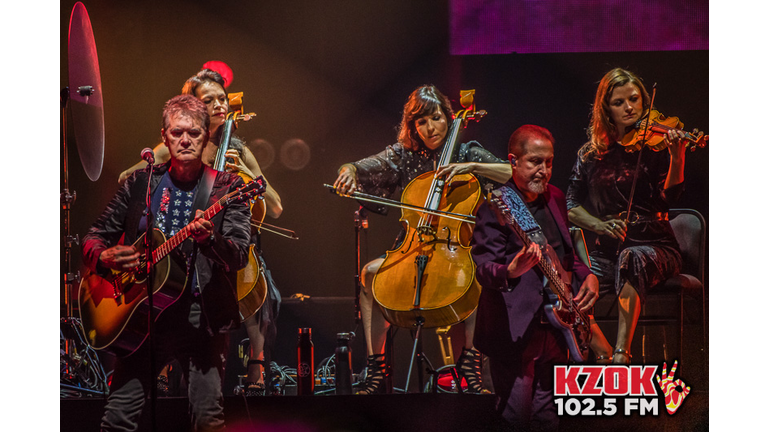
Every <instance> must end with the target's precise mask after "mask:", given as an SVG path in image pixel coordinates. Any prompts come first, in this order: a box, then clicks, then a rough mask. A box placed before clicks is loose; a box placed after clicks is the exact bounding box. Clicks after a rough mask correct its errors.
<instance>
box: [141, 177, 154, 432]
mask: <svg viewBox="0 0 768 432" xmlns="http://www.w3.org/2000/svg"><path fill="white" fill-rule="evenodd" d="M146 170H147V173H148V176H147V194H146V198H145V201H146V206H147V207H146V233H145V235H144V256H145V257H146V262H147V276H146V277H147V279H146V280H147V284H146V285H147V304H148V306H149V314H148V315H149V318H148V320H149V322H148V323H147V339H148V341H147V342H148V344H149V375H150V376H149V383H150V385H149V412H150V421H151V426H152V427H151V430H152V431H154V430H156V428H155V426H156V422H155V417H156V416H155V406H156V404H157V372H156V365H155V345H154V343H155V341H154V337H153V336H154V326H155V310H154V309H155V305H154V300H153V297H152V296H153V294H154V287H153V286H152V273H153V272H154V271H155V266H154V263H153V262H152V233H153V225H154V223H155V220H154V215H153V214H152V172H153V171H154V164H152V163H151V162H148V163H147V168H146Z"/></svg>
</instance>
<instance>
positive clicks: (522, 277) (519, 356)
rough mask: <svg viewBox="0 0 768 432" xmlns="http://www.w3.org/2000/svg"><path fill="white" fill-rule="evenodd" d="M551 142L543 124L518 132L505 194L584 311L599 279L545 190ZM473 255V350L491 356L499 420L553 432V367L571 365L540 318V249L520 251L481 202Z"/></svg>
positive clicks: (559, 195)
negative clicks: (476, 296) (476, 290)
mask: <svg viewBox="0 0 768 432" xmlns="http://www.w3.org/2000/svg"><path fill="white" fill-rule="evenodd" d="M553 144H554V138H553V137H552V134H551V133H550V132H549V131H548V130H547V129H544V128H542V127H540V126H534V125H525V126H522V127H520V128H519V129H517V130H516V131H515V132H514V133H513V134H512V136H511V137H510V139H509V145H508V150H509V159H510V163H511V164H512V167H513V174H512V178H511V179H510V181H508V182H507V183H506V184H505V185H504V186H503V187H502V189H504V190H505V192H506V193H518V194H519V195H520V197H521V198H522V201H524V202H525V206H526V207H527V209H526V210H525V211H527V212H529V213H530V215H531V216H532V217H533V219H534V220H535V221H536V223H537V225H538V226H539V227H540V232H539V233H537V234H538V235H543V236H544V237H545V238H546V243H547V244H548V245H549V246H550V247H551V248H552V249H553V250H554V251H555V253H556V255H557V258H558V259H559V261H560V263H561V264H562V265H563V268H564V269H565V270H566V271H571V272H573V279H574V281H573V282H574V285H573V286H574V287H580V288H579V291H578V294H577V295H575V297H574V298H573V301H574V303H575V304H576V305H577V307H578V308H579V309H581V310H583V311H586V310H587V309H589V308H590V307H592V305H593V304H594V302H595V300H597V293H598V281H597V278H596V277H595V275H593V274H592V273H591V272H590V271H589V268H587V266H586V265H584V264H583V263H581V261H579V260H578V259H576V258H574V251H573V246H572V244H571V240H570V235H569V234H568V225H567V221H568V219H567V216H566V211H565V196H564V194H563V192H562V191H560V190H559V189H557V188H555V187H553V186H550V185H548V183H549V179H550V178H551V176H552V160H553V158H554V147H553ZM534 237H535V236H534ZM472 257H473V259H474V260H475V262H476V263H477V280H478V282H480V284H481V285H482V287H483V291H482V293H481V295H480V302H479V305H478V309H477V328H476V332H475V345H476V346H477V348H478V349H479V350H480V351H481V352H482V353H484V354H485V355H487V356H488V358H489V363H490V369H491V377H492V378H493V386H494V390H495V393H496V397H497V398H498V404H497V407H498V411H499V414H501V416H502V417H503V418H504V420H505V421H506V422H507V423H509V424H510V425H511V426H512V427H513V428H514V430H518V429H522V430H528V429H529V428H530V429H533V430H555V429H557V426H558V418H557V415H556V412H555V406H554V403H553V387H552V384H553V368H552V365H554V364H562V363H565V362H566V361H567V360H568V348H567V345H566V343H565V340H564V338H563V334H562V332H561V331H560V330H559V329H556V328H555V327H553V326H552V325H551V324H550V323H549V322H548V320H547V317H546V314H545V306H546V304H547V303H548V301H547V292H546V287H545V285H544V280H543V275H542V273H541V272H540V271H539V270H538V268H536V267H537V264H538V263H539V261H540V260H541V258H542V249H541V247H540V245H539V244H537V243H533V242H532V243H530V244H529V245H528V246H524V243H523V241H522V240H521V238H520V236H519V235H518V234H517V233H516V232H514V231H513V230H512V229H511V228H510V226H508V225H507V224H505V223H504V221H501V220H499V218H498V217H497V214H496V212H495V211H494V210H493V209H491V207H490V206H489V203H487V202H486V203H484V204H482V205H481V206H480V208H479V210H478V212H477V219H476V223H475V230H474V233H473V238H472Z"/></svg>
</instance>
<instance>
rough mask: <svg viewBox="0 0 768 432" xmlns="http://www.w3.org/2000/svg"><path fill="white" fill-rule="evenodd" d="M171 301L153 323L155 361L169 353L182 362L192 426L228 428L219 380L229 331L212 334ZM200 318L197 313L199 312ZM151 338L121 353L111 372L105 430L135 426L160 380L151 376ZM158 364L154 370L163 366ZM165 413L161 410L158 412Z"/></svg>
mask: <svg viewBox="0 0 768 432" xmlns="http://www.w3.org/2000/svg"><path fill="white" fill-rule="evenodd" d="M175 306H177V305H172V306H171V307H170V308H169V310H166V311H165V312H163V314H161V315H160V317H159V320H158V322H157V324H156V326H155V332H154V346H155V360H156V362H155V364H156V365H158V366H162V365H164V364H166V363H167V362H168V361H170V360H171V359H176V360H178V361H179V363H180V364H181V368H182V373H183V374H184V379H185V380H186V382H187V387H188V396H189V403H190V414H191V423H192V430H194V431H219V430H223V429H224V404H223V402H224V399H223V396H222V391H221V383H222V380H223V377H224V366H225V365H226V356H227V347H228V342H229V337H228V334H226V333H219V334H214V335H211V334H210V333H209V332H208V330H207V327H206V326H204V325H198V326H195V325H193V324H191V323H190V321H192V322H195V321H197V322H199V319H188V315H185V314H187V312H186V311H188V310H189V309H186V311H185V308H183V307H182V308H177V310H170V309H174V307H175ZM198 318H199V317H198ZM149 354H150V352H149V343H148V341H145V342H144V344H143V345H142V346H141V348H139V349H138V350H137V351H136V352H134V353H133V354H131V355H130V356H127V357H124V358H118V359H117V361H116V363H115V370H114V373H113V375H112V384H111V387H110V393H109V397H108V398H107V405H106V408H105V413H104V417H102V420H101V421H102V422H101V428H102V430H103V431H135V430H137V429H138V421H139V418H140V416H141V411H142V409H143V408H144V404H145V400H146V398H147V396H148V394H149V389H150V387H149V386H155V385H157V384H156V382H157V380H156V377H152V376H150V361H149V358H150V357H149ZM158 366H156V368H155V371H154V372H155V373H156V374H157V373H159V372H160V367H158ZM158 415H162V413H158Z"/></svg>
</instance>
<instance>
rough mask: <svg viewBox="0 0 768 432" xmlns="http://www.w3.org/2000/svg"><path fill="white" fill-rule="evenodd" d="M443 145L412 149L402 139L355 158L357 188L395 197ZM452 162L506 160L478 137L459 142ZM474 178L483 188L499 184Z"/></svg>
mask: <svg viewBox="0 0 768 432" xmlns="http://www.w3.org/2000/svg"><path fill="white" fill-rule="evenodd" d="M442 148H443V147H441V148H439V149H437V150H429V149H427V148H422V150H419V151H412V150H408V149H406V148H405V147H404V146H403V145H402V144H401V143H395V144H393V145H390V146H387V148H386V149H384V151H382V152H380V153H377V154H375V155H373V156H369V157H367V158H364V159H361V160H359V161H357V162H354V163H353V164H352V165H354V166H355V168H357V183H358V189H359V190H360V192H363V193H366V194H370V195H376V196H380V197H382V198H389V199H394V195H395V194H396V193H397V191H398V190H400V191H402V190H403V189H404V188H405V187H406V186H407V185H408V183H410V182H411V180H413V179H415V178H416V177H418V176H420V175H422V174H424V173H426V172H429V171H434V170H435V169H436V166H437V164H438V163H439V160H440V154H441V151H442ZM454 162H455V163H464V162H478V163H501V164H503V163H506V162H505V161H504V160H502V159H499V158H497V157H496V156H494V155H493V153H491V152H489V151H488V150H486V149H485V148H483V146H481V145H480V143H478V142H477V141H470V142H468V143H463V144H461V145H460V146H459V148H458V150H457V154H456V157H455V158H454ZM477 179H478V181H479V182H480V184H481V186H482V188H483V190H484V191H485V188H486V186H487V185H488V184H492V185H494V187H495V186H498V185H499V184H498V183H496V182H494V181H493V180H490V179H487V178H485V177H482V176H477ZM360 204H361V205H362V206H363V207H366V208H368V209H369V210H371V211H374V212H376V213H379V214H387V210H388V209H387V207H384V206H377V205H375V204H370V203H367V202H360ZM404 235H405V230H404V229H403V230H401V231H400V234H398V236H397V239H396V240H395V244H394V246H393V248H392V249H393V250H394V249H397V247H398V246H399V245H400V242H401V241H402V239H403V237H404Z"/></svg>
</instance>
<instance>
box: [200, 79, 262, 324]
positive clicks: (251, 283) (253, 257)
mask: <svg viewBox="0 0 768 432" xmlns="http://www.w3.org/2000/svg"><path fill="white" fill-rule="evenodd" d="M229 107H230V112H229V113H227V117H226V119H225V121H224V125H222V127H223V128H224V129H223V130H222V134H221V140H220V142H219V149H218V150H217V152H216V158H215V159H214V163H213V168H214V169H216V170H218V171H225V170H226V164H227V158H226V156H225V155H226V153H227V150H229V145H230V141H231V138H232V132H233V130H234V129H236V128H237V122H238V121H240V120H244V121H248V120H250V119H251V118H252V117H253V116H255V114H253V113H249V114H243V92H238V93H230V94H229ZM237 174H238V175H239V176H240V178H242V179H243V181H244V182H245V183H249V182H251V181H253V178H251V176H249V175H248V174H246V173H244V172H242V171H240V172H238V173H237ZM266 213H267V205H266V203H265V202H264V199H263V198H262V197H259V199H257V200H255V202H253V203H252V205H251V226H252V228H251V234H252V235H253V234H258V233H260V229H259V228H258V227H260V226H261V224H262V223H263V222H264V216H265V215H266ZM254 226H255V227H254ZM266 298H267V279H266V276H265V275H264V271H263V269H262V266H261V262H260V259H259V252H258V249H257V247H256V245H255V244H251V245H250V247H249V248H248V264H247V265H246V266H245V267H243V268H242V269H240V270H239V271H238V272H237V305H238V311H239V314H240V321H245V320H246V319H247V318H249V317H250V316H251V315H253V314H255V313H256V312H257V311H258V310H259V309H260V308H261V306H262V305H263V304H264V301H265V300H266Z"/></svg>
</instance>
